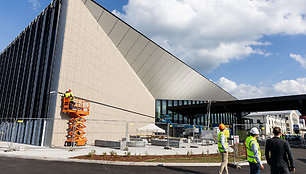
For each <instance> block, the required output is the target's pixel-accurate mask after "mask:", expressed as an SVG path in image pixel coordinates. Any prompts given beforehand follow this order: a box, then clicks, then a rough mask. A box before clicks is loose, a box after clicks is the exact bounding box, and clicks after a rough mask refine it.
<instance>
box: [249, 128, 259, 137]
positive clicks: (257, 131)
mask: <svg viewBox="0 0 306 174" xmlns="http://www.w3.org/2000/svg"><path fill="white" fill-rule="evenodd" d="M250 133H251V134H256V135H258V134H259V130H258V129H257V127H253V128H252V129H251V130H250Z"/></svg>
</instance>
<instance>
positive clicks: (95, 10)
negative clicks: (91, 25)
mask: <svg viewBox="0 0 306 174" xmlns="http://www.w3.org/2000/svg"><path fill="white" fill-rule="evenodd" d="M85 5H86V7H87V8H88V10H89V11H90V13H91V14H92V16H93V17H94V18H95V19H96V20H98V19H99V18H100V16H101V14H102V13H103V11H104V9H103V8H101V7H99V6H98V5H97V4H95V3H94V2H92V1H91V0H88V1H86V3H85Z"/></svg>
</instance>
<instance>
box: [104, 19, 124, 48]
mask: <svg viewBox="0 0 306 174" xmlns="http://www.w3.org/2000/svg"><path fill="white" fill-rule="evenodd" d="M128 29H129V27H128V26H127V25H126V24H125V23H123V22H122V21H120V20H119V21H118V22H117V23H116V25H115V26H114V28H113V30H112V31H111V32H110V33H109V38H110V39H111V40H112V42H113V43H114V44H115V45H116V46H118V45H119V43H120V42H121V40H122V39H123V37H124V36H125V35H126V33H127V31H128Z"/></svg>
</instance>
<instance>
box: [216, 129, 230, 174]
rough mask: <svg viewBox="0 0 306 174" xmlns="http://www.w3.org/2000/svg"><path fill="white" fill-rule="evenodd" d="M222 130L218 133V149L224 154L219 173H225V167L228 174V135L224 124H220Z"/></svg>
mask: <svg viewBox="0 0 306 174" xmlns="http://www.w3.org/2000/svg"><path fill="white" fill-rule="evenodd" d="M219 129H220V132H219V133H218V150H219V152H220V153H221V155H222V163H221V167H220V170H219V174H221V173H223V170H224V169H225V172H226V174H228V168H227V163H228V144H227V137H226V136H225V135H224V129H225V126H224V124H222V123H221V124H220V125H219Z"/></svg>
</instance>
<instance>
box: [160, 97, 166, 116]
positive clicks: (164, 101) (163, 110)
mask: <svg viewBox="0 0 306 174" xmlns="http://www.w3.org/2000/svg"><path fill="white" fill-rule="evenodd" d="M166 109H167V101H166V100H162V113H161V114H163V115H165V114H167V110H166Z"/></svg>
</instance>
